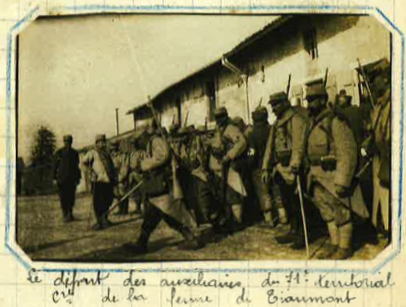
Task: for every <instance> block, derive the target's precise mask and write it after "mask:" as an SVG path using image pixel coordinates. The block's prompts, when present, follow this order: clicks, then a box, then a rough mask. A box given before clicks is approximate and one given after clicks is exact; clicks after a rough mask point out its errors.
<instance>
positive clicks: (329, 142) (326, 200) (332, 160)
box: [306, 85, 368, 260]
mask: <svg viewBox="0 0 406 307" xmlns="http://www.w3.org/2000/svg"><path fill="white" fill-rule="evenodd" d="M306 99H307V101H308V110H309V113H310V116H311V118H312V120H313V122H312V125H311V127H310V130H309V134H308V144H307V158H308V160H309V163H310V172H309V180H308V189H309V195H312V196H313V201H314V203H315V205H316V206H317V208H318V209H319V210H320V213H321V216H322V218H323V220H324V221H325V222H326V223H327V227H328V231H329V235H330V245H329V246H328V248H327V249H326V250H324V251H323V252H322V253H320V254H319V255H318V258H320V259H334V260H341V259H347V258H349V257H351V256H352V253H353V251H352V231H353V223H352V211H353V212H355V213H357V214H359V215H360V216H362V217H365V216H367V215H368V212H367V209H366V207H365V204H364V203H363V199H362V196H361V191H360V189H359V186H356V187H355V189H354V187H353V186H352V185H353V179H354V173H355V170H356V166H357V144H356V141H355V138H354V136H353V133H352V131H351V129H350V127H349V124H348V123H347V122H346V120H345V118H344V117H343V116H340V115H339V113H336V112H334V110H332V109H329V108H327V107H326V105H327V101H328V95H327V92H326V90H325V88H324V87H323V86H321V85H314V86H312V87H309V88H308V89H307V91H306Z"/></svg>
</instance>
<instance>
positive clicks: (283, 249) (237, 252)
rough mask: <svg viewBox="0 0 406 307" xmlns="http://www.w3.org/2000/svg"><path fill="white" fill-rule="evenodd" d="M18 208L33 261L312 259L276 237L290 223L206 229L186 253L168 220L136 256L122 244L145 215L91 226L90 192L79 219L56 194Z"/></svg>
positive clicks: (370, 254)
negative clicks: (230, 231)
mask: <svg viewBox="0 0 406 307" xmlns="http://www.w3.org/2000/svg"><path fill="white" fill-rule="evenodd" d="M17 209H18V211H17V221H18V224H17V242H18V243H19V244H20V246H21V247H22V248H23V250H24V251H25V252H26V253H27V254H28V255H29V256H30V257H31V258H32V259H33V260H56V261H63V260H76V261H82V262H83V261H92V262H93V261H94V262H99V261H106V262H127V261H128V262H136V261H161V260H169V261H176V260H276V259H277V260H300V259H306V252H305V251H304V250H301V251H294V250H292V249H290V248H289V246H286V245H280V244H278V243H277V242H276V240H275V239H274V237H275V236H276V235H279V234H282V233H284V232H285V231H286V230H287V228H286V226H280V227H277V228H276V229H266V228H263V227H260V226H258V225H256V226H251V227H248V228H246V229H245V230H243V231H241V232H238V233H235V234H234V235H230V236H228V237H223V238H217V239H215V240H214V239H213V235H212V234H210V232H208V230H207V229H206V230H202V231H201V234H202V237H204V238H205V239H207V240H208V243H207V245H206V246H205V247H204V248H203V249H201V250H198V251H183V250H182V251H181V250H179V249H178V248H177V246H178V244H179V243H180V242H182V237H181V236H180V235H179V234H178V233H176V232H174V231H173V230H171V229H170V228H169V227H168V226H167V225H166V224H165V223H163V222H162V223H161V224H160V225H159V227H158V229H156V231H155V232H154V233H153V235H152V237H151V240H150V245H149V249H150V252H149V253H148V254H146V255H142V256H135V255H133V254H131V253H128V252H126V251H125V250H124V249H123V247H122V246H123V245H124V244H126V243H130V242H134V241H135V240H136V238H137V236H138V233H139V229H140V226H141V223H142V219H141V217H140V216H138V215H135V214H130V215H128V216H126V217H118V216H114V215H111V221H112V222H114V223H115V225H114V226H112V227H111V228H109V229H106V230H103V231H94V230H90V229H89V225H92V224H93V223H94V217H93V212H92V210H91V199H90V197H89V196H88V195H81V196H78V197H77V199H76V205H75V208H74V215H75V218H76V220H75V221H74V222H71V223H64V222H63V219H62V213H61V210H60V205H59V200H58V197H57V196H56V195H51V196H38V197H20V198H18V201H17ZM130 209H131V207H130ZM89 219H90V220H91V221H90V223H89ZM326 241H327V239H326V237H321V238H318V239H316V240H314V241H313V242H312V243H311V244H310V254H311V255H313V256H314V254H315V253H316V252H317V251H318V250H320V249H321V248H322V247H323V245H324V244H325V242H326ZM385 244H386V241H385V240H382V239H381V240H380V241H379V243H378V244H377V245H370V244H364V245H362V246H361V247H360V248H358V249H357V251H356V252H355V254H354V256H353V257H352V258H351V259H352V260H360V259H363V260H366V259H372V258H374V257H375V256H376V255H377V254H378V253H379V252H381V251H382V250H383V249H384V247H385Z"/></svg>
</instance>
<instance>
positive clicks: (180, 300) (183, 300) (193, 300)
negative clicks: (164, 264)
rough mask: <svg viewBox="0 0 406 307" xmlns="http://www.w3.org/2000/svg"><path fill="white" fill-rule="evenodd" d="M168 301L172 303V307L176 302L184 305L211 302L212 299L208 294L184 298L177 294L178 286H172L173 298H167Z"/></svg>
mask: <svg viewBox="0 0 406 307" xmlns="http://www.w3.org/2000/svg"><path fill="white" fill-rule="evenodd" d="M166 301H167V302H169V303H171V307H173V306H174V304H178V305H184V306H191V305H192V304H198V305H200V304H204V303H211V302H212V300H210V298H209V297H208V296H207V295H206V296H205V297H194V298H192V297H190V298H184V297H181V296H179V295H178V296H176V288H175V287H172V289H171V298H170V299H167V300H166Z"/></svg>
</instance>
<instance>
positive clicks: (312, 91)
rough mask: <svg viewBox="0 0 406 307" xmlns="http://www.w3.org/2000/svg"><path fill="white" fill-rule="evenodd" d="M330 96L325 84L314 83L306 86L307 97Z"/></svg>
mask: <svg viewBox="0 0 406 307" xmlns="http://www.w3.org/2000/svg"><path fill="white" fill-rule="evenodd" d="M322 96H328V94H327V91H326V88H325V87H324V85H323V84H314V85H310V86H308V87H307V88H306V99H307V100H309V98H317V97H322Z"/></svg>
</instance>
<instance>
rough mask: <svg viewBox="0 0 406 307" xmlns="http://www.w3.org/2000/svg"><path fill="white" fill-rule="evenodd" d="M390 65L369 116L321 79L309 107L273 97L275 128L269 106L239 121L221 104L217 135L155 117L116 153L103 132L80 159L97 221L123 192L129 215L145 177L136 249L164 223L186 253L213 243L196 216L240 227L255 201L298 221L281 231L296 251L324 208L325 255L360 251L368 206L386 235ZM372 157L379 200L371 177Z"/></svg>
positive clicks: (270, 222)
mask: <svg viewBox="0 0 406 307" xmlns="http://www.w3.org/2000/svg"><path fill="white" fill-rule="evenodd" d="M389 73H390V70H389V67H386V68H385V67H384V68H382V69H380V70H378V73H376V74H375V75H373V76H372V77H371V79H370V81H371V88H372V90H373V94H374V96H375V97H376V105H375V108H374V109H373V111H372V116H365V113H363V112H362V110H361V109H360V108H359V107H355V106H352V105H351V97H350V96H347V95H346V93H345V91H341V92H340V93H339V95H337V97H329V95H328V93H327V91H326V89H325V88H324V86H322V85H318V84H316V85H311V86H309V87H308V88H307V89H306V97H304V98H305V99H306V100H307V102H308V108H307V109H304V108H302V107H298V106H292V105H291V104H290V102H289V99H288V95H287V93H285V92H280V93H276V94H274V95H272V96H271V97H270V98H269V103H270V105H271V108H272V112H273V113H274V115H275V116H276V121H275V122H274V123H273V124H272V125H270V124H269V123H268V111H267V108H265V107H263V106H259V107H257V108H256V109H255V110H254V112H252V120H253V125H252V126H250V125H249V126H247V125H245V123H244V121H243V120H242V119H241V118H234V119H231V118H230V117H229V115H228V112H227V109H226V108H225V107H220V108H218V109H216V110H215V113H214V117H215V122H216V128H215V130H214V131H208V129H207V125H205V126H200V127H197V128H195V127H193V126H190V127H178V126H175V125H173V126H171V127H170V130H169V133H167V132H166V131H165V130H164V129H163V128H162V127H159V124H158V122H157V120H156V119H155V118H152V119H151V124H150V125H149V126H148V129H147V130H145V131H144V133H141V134H140V135H139V136H138V137H137V138H134V140H133V150H132V151H131V152H130V153H128V154H123V153H120V151H119V149H118V143H114V144H113V145H112V151H111V152H108V151H107V147H106V138H105V136H104V135H99V136H97V138H96V146H95V149H94V150H91V151H89V152H88V153H87V154H86V156H85V157H84V159H83V161H82V162H83V165H84V166H85V167H86V168H87V169H88V170H89V171H90V173H91V177H92V193H93V206H94V212H95V216H96V219H97V228H98V229H104V228H106V227H108V226H109V225H110V221H109V220H108V213H109V208H110V207H111V205H112V203H113V199H114V196H115V197H116V198H117V199H118V201H119V210H118V214H127V213H128V198H126V199H123V197H124V195H126V194H128V191H129V190H130V189H131V187H134V186H135V185H137V184H140V188H138V189H136V190H135V191H134V192H133V193H132V196H133V197H134V198H135V200H136V203H137V211H140V208H141V207H140V206H141V204H143V208H144V216H143V217H144V220H143V223H142V226H141V230H140V234H139V237H138V239H137V241H136V242H135V243H133V244H127V245H126V246H125V248H126V249H128V250H130V251H131V252H134V253H146V252H148V242H149V238H150V236H151V234H152V232H153V231H154V230H155V229H156V227H157V226H158V224H159V223H160V221H161V220H164V221H165V222H166V223H167V224H168V225H169V226H170V227H171V228H172V229H174V230H175V231H177V232H179V233H180V234H181V235H182V237H183V238H184V239H185V242H184V244H182V245H181V247H182V248H186V249H199V248H202V247H203V246H204V243H203V242H202V241H201V240H200V239H199V237H198V236H197V232H196V224H197V227H200V226H202V225H208V226H209V227H211V228H212V229H213V231H214V233H215V234H223V235H224V234H227V235H228V234H232V233H234V232H237V231H241V230H242V229H243V228H244V227H245V226H246V225H248V224H249V223H250V222H252V220H251V221H249V218H248V217H247V216H248V215H251V214H252V212H253V211H254V210H255V205H254V202H255V201H254V199H256V200H257V203H258V204H259V206H258V208H259V210H258V211H259V212H260V214H259V216H260V220H261V221H262V224H263V225H265V226H266V227H270V228H274V227H276V226H277V225H278V224H286V223H289V226H290V227H289V231H288V232H287V233H285V234H283V235H281V236H277V237H276V238H275V239H276V241H277V242H278V243H279V244H290V247H291V248H292V249H304V248H305V241H306V239H308V238H305V229H304V227H305V226H306V225H308V226H309V227H310V228H311V227H312V223H311V220H312V218H313V215H312V214H309V208H311V207H312V206H313V207H312V208H317V211H318V212H319V216H321V218H322V220H323V221H324V223H325V225H326V228H327V230H328V234H329V244H328V245H327V246H326V247H325V248H324V249H323V250H322V251H321V252H320V253H319V254H318V255H317V257H318V258H319V259H335V260H340V259H347V258H349V257H351V256H352V254H353V252H354V250H353V236H354V223H355V221H356V220H357V219H359V218H361V219H362V220H366V219H367V218H368V217H369V216H370V212H372V224H373V225H374V228H375V229H376V228H377V227H378V226H379V222H378V215H379V214H378V213H379V212H380V214H381V216H382V221H383V228H384V229H383V230H384V231H383V232H384V234H385V236H387V237H389V236H390V205H389V204H390V203H389V195H390V194H389V186H390V150H389V149H390V75H389ZM331 98H335V99H336V101H335V103H332V101H331ZM58 156H61V153H59V154H58ZM59 160H60V159H59ZM75 163H76V162H75ZM370 164H371V165H372V177H373V180H372V182H373V197H370V196H369V194H371V190H370V189H369V188H365V180H364V179H363V175H364V173H365V169H368V166H369V165H370ZM57 173H58V172H56V174H57ZM72 180H73V181H74V182H75V183H77V182H78V180H79V179H77V178H76V177H75V178H73V179H72ZM366 181H368V180H366ZM60 186H61V189H60V191H61V199H62V198H63V196H62V192H63V191H65V190H66V191H67V190H69V189H70V188H66V189H65V190H64V189H63V188H62V184H61V185H60ZM72 186H73V185H72ZM366 186H367V187H368V185H366ZM124 198H125V197H124ZM368 199H371V200H373V204H372V208H367V206H366V204H365V201H364V200H368ZM62 207H63V208H68V207H69V208H71V207H73V205H71V204H70V205H67V204H65V203H63V204H62ZM69 208H68V209H63V210H64V215H65V216H67V219H69V216H72V213H71V211H72V210H71V209H69ZM65 212H66V213H65ZM306 213H307V214H306ZM252 216H256V217H258V215H255V214H252ZM252 216H251V218H252ZM307 230H311V229H307ZM310 233H311V231H310Z"/></svg>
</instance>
